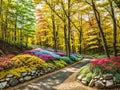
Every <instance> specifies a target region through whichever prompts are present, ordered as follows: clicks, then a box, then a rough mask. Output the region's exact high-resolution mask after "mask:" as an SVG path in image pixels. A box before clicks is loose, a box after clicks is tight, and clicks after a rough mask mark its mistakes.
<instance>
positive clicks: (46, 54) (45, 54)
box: [24, 48, 63, 61]
mask: <svg viewBox="0 0 120 90" xmlns="http://www.w3.org/2000/svg"><path fill="white" fill-rule="evenodd" d="M24 53H25V54H31V55H34V56H37V57H39V58H41V59H43V60H45V61H48V60H54V59H60V57H61V56H60V55H58V54H55V53H54V52H50V51H47V50H43V49H41V48H36V49H33V50H27V51H25V52H24ZM59 54H63V53H60V52H59Z"/></svg>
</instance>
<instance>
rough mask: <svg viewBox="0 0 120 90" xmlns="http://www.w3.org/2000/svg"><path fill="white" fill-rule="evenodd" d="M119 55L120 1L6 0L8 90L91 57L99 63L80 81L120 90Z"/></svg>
mask: <svg viewBox="0 0 120 90" xmlns="http://www.w3.org/2000/svg"><path fill="white" fill-rule="evenodd" d="M119 55H120V0H0V88H2V89H3V88H9V87H14V86H16V85H18V84H20V83H23V82H26V81H29V80H31V79H34V78H36V77H40V76H42V75H46V74H48V73H51V72H54V71H57V70H60V69H63V68H65V67H67V66H69V65H72V64H74V63H77V62H81V61H82V60H83V61H84V58H87V56H89V57H92V58H94V59H90V61H89V63H88V64H86V65H85V66H83V67H81V68H80V70H79V72H78V76H77V80H79V81H80V82H81V83H82V84H84V85H86V86H89V87H93V88H95V87H96V88H114V87H116V86H117V87H120V56H119ZM94 86H95V87H94ZM79 90H80V89H79Z"/></svg>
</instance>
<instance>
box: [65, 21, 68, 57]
mask: <svg viewBox="0 0 120 90" xmlns="http://www.w3.org/2000/svg"><path fill="white" fill-rule="evenodd" d="M66 27H67V25H66V23H65V22H64V42H65V51H66V55H67V53H68V46H67V28H66Z"/></svg>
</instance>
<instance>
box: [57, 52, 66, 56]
mask: <svg viewBox="0 0 120 90" xmlns="http://www.w3.org/2000/svg"><path fill="white" fill-rule="evenodd" d="M56 54H58V55H60V56H66V54H65V53H63V52H56Z"/></svg>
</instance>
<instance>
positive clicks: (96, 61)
mask: <svg viewBox="0 0 120 90" xmlns="http://www.w3.org/2000/svg"><path fill="white" fill-rule="evenodd" d="M98 62H99V60H98V59H93V60H91V63H92V64H97V63H98Z"/></svg>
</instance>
